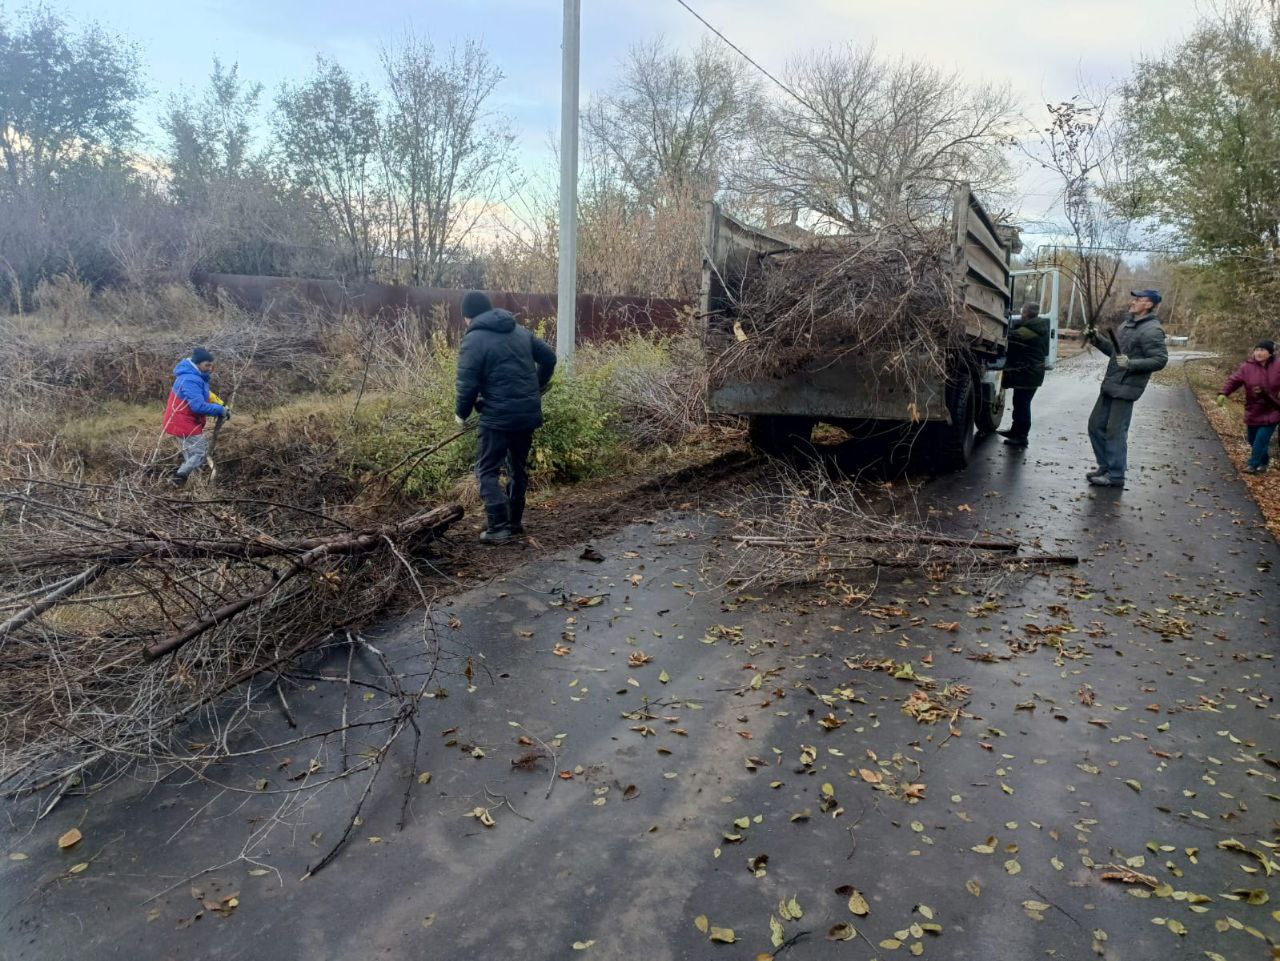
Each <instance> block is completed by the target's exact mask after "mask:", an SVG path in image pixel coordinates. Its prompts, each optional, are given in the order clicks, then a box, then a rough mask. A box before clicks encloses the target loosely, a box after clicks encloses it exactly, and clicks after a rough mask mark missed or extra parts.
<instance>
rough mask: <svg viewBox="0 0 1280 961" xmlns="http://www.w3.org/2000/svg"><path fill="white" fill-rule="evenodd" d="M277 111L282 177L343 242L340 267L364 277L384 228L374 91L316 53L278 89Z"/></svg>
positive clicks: (378, 127)
mask: <svg viewBox="0 0 1280 961" xmlns="http://www.w3.org/2000/svg"><path fill="white" fill-rule="evenodd" d="M276 109H277V113H276V117H275V130H276V137H277V141H278V143H279V146H280V152H281V159H282V162H283V166H284V169H285V171H286V175H287V176H288V177H289V178H290V179H291V180H292V181H293V182H294V183H295V184H297V185H298V186H299V187H301V188H302V189H303V190H304V191H306V192H307V194H308V195H309V196H310V197H311V199H312V200H313V201H314V203H315V206H316V209H318V210H319V211H320V212H321V214H322V215H323V217H324V221H325V223H326V225H327V226H328V229H329V230H330V231H331V232H332V233H333V235H334V237H335V238H337V239H338V240H339V242H340V243H341V245H342V247H343V249H344V250H345V256H344V257H343V260H344V263H343V273H344V274H345V275H348V276H354V277H358V278H361V279H367V278H368V277H370V276H371V275H372V273H373V267H374V260H375V258H376V257H377V255H378V254H379V253H380V252H381V249H382V246H383V243H384V240H385V233H386V231H385V223H384V221H383V217H382V214H383V211H384V210H385V197H384V194H385V191H384V188H383V184H382V181H381V177H380V174H381V172H382V170H383V168H382V166H381V164H380V163H379V146H378V142H379V132H380V123H379V118H378V100H377V97H376V96H375V95H374V93H373V91H372V90H370V89H369V86H368V84H365V83H356V82H355V81H354V80H352V78H351V75H350V74H349V73H347V71H346V70H345V69H343V68H342V67H341V66H340V65H338V64H336V63H333V62H332V61H328V60H325V59H324V58H323V57H317V58H316V71H315V73H314V74H313V75H312V76H311V78H310V79H308V80H307V81H305V82H304V83H302V84H299V85H297V86H290V85H287V84H286V85H285V86H284V87H283V88H282V89H281V91H280V94H279V96H278V97H277V99H276Z"/></svg>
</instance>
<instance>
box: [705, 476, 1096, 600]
mask: <svg viewBox="0 0 1280 961" xmlns="http://www.w3.org/2000/svg"><path fill="white" fill-rule="evenodd" d="M731 513H732V515H733V516H735V517H737V518H738V522H737V525H736V527H735V528H734V530H733V532H732V534H731V535H730V538H729V540H730V542H731V543H732V545H733V547H734V550H733V552H732V555H731V557H730V579H729V583H730V584H731V585H732V586H733V587H734V589H735V590H741V589H745V588H753V589H761V588H763V589H766V590H772V589H779V588H783V587H787V586H790V585H798V584H811V583H843V582H844V580H845V579H846V578H860V577H865V576H867V575H875V574H877V573H878V572H880V571H883V570H898V571H903V572H907V573H910V572H915V573H920V574H924V575H925V576H927V577H928V578H929V579H931V580H934V581H941V580H946V579H949V578H951V577H953V576H957V575H961V574H967V573H980V572H988V573H1000V572H1002V571H1009V570H1017V569H1030V568H1032V567H1035V566H1040V565H1044V564H1075V563H1078V558H1077V557H1075V556H1074V555H1067V554H1060V555H1059V554H1042V553H1026V552H1024V551H1022V545H1021V544H1018V543H1017V542H1015V541H1011V540H1007V539H1004V538H989V537H983V536H978V535H973V536H965V535H956V534H947V533H944V532H940V531H937V530H933V529H930V528H929V527H927V526H926V525H925V524H923V523H919V522H913V521H912V520H910V519H904V518H903V516H902V515H901V514H900V513H898V512H897V511H893V510H889V509H887V508H886V506H885V505H883V504H876V503H874V502H873V501H872V500H870V499H869V498H868V496H867V492H866V491H865V490H864V489H862V488H861V487H860V486H859V485H857V484H855V483H853V482H850V481H848V480H846V479H839V478H836V479H833V478H831V477H830V476H828V475H826V474H825V473H823V472H822V471H820V470H815V471H813V472H811V473H809V474H804V475H801V474H797V473H794V472H790V471H782V472H781V473H779V474H778V475H777V476H776V478H775V479H774V480H773V481H772V482H771V483H770V485H769V486H767V487H763V488H761V489H757V490H754V491H751V492H750V493H748V494H747V495H745V496H744V497H743V498H742V499H741V501H740V502H739V503H738V504H737V505H735V508H734V510H733V511H732V512H731Z"/></svg>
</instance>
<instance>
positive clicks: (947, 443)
mask: <svg viewBox="0 0 1280 961" xmlns="http://www.w3.org/2000/svg"><path fill="white" fill-rule="evenodd" d="M978 397H979V385H978V383H977V382H976V381H975V379H974V377H973V375H972V374H970V373H969V372H968V371H963V372H961V373H960V375H959V376H958V377H957V378H956V380H955V381H954V382H953V383H950V384H948V385H947V411H948V413H950V414H951V423H949V424H943V423H933V424H930V425H929V426H928V427H926V428H925V429H924V430H923V431H921V433H920V441H921V442H923V445H924V454H925V457H926V459H927V462H928V464H929V466H930V467H931V468H932V469H933V470H935V471H939V472H946V471H957V470H964V469H965V468H966V467H968V466H969V459H970V458H971V457H972V456H973V447H974V444H975V443H977V439H978V435H977V433H976V431H975V429H974V428H975V427H976V424H977V419H978Z"/></svg>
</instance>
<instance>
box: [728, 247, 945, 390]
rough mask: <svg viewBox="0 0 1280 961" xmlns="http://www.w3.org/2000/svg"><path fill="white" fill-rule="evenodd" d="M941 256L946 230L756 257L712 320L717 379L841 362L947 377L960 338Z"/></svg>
mask: <svg viewBox="0 0 1280 961" xmlns="http://www.w3.org/2000/svg"><path fill="white" fill-rule="evenodd" d="M948 249H949V246H948V238H947V236H946V235H945V233H944V232H943V231H918V232H911V231H907V230H893V231H888V230H887V231H882V232H880V233H877V234H874V235H871V236H868V237H858V238H839V239H824V240H823V241H822V242H821V243H819V244H817V245H816V246H813V247H809V248H806V249H800V250H793V251H787V252H785V253H779V254H774V255H772V256H768V257H764V258H762V259H761V260H760V262H759V265H758V266H753V268H752V269H751V270H749V271H747V272H746V273H745V274H744V276H743V277H742V279H741V281H740V283H738V284H737V285H736V286H735V287H734V289H733V290H731V291H730V294H731V296H732V297H733V298H734V305H733V310H732V312H731V313H732V316H731V317H730V316H726V317H723V318H713V319H712V321H711V325H712V330H713V333H715V334H716V335H717V336H716V337H715V338H713V339H718V340H719V341H720V342H721V343H720V344H719V346H720V348H721V350H720V352H719V356H718V359H717V363H716V365H715V367H716V373H717V376H718V377H720V378H724V377H730V376H746V377H751V376H759V375H781V374H786V373H790V372H793V371H795V370H798V369H802V368H808V367H811V366H812V365H814V364H815V363H822V364H824V365H825V364H830V363H834V362H836V361H838V360H840V359H841V358H842V357H844V356H846V355H848V354H859V355H865V354H875V355H877V356H883V357H885V358H887V359H888V360H889V362H890V363H892V364H895V365H898V366H899V367H900V368H901V370H902V372H904V373H910V372H912V371H919V372H920V373H919V376H923V375H924V374H925V373H926V372H933V373H937V374H942V375H945V373H946V356H945V355H946V351H947V350H949V349H953V348H959V347H961V346H963V333H964V310H963V306H964V299H963V297H962V296H961V292H960V290H959V288H958V286H957V284H956V280H955V276H954V273H953V268H952V266H951V264H950V261H949V256H948Z"/></svg>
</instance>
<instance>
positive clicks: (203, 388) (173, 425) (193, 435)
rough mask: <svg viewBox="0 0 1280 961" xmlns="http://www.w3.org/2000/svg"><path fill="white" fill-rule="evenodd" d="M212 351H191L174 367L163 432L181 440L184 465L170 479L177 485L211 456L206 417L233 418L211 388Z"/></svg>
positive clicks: (165, 409)
mask: <svg viewBox="0 0 1280 961" xmlns="http://www.w3.org/2000/svg"><path fill="white" fill-rule="evenodd" d="M212 371H213V354H211V353H210V352H209V351H208V350H206V349H205V348H203V347H197V348H196V349H195V350H193V351H191V356H190V357H184V358H183V359H182V360H180V361H178V365H177V366H176V367H174V368H173V389H172V390H170V391H169V402H168V403H167V404H166V405H165V408H164V432H165V433H166V434H169V435H170V436H173V437H176V438H178V440H179V441H181V443H182V464H181V465H180V466H179V467H178V469H177V470H176V471H174V472H173V475H172V477H170V480H171V481H172V482H173V484H174V486H175V487H181V486H182V485H183V484H185V483H186V482H187V478H188V477H190V476H191V474H193V473H194V472H195V471H196V470H198V469H199V468H200V465H201V464H203V463H204V461H205V458H206V457H208V456H209V438H208V437H207V436H206V435H205V432H204V419H205V418H206V417H218V418H224V417H230V416H231V409H230V408H229V407H228V406H227V405H226V404H224V403H223V402H222V398H221V397H219V396H218V395H217V394H215V393H214V392H213V391H211V390H210V389H209V374H210V373H211V372H212Z"/></svg>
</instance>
